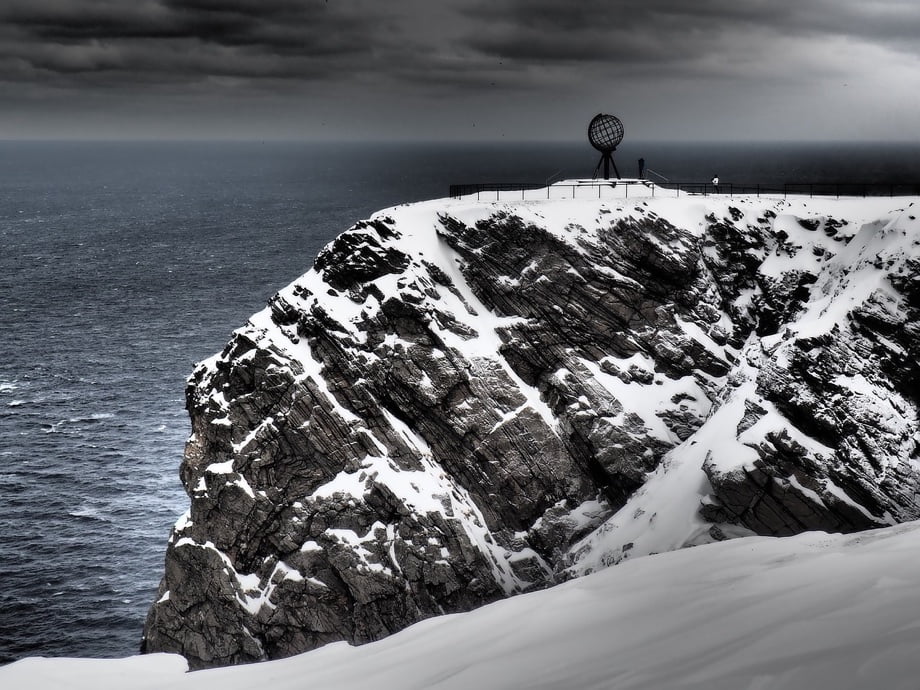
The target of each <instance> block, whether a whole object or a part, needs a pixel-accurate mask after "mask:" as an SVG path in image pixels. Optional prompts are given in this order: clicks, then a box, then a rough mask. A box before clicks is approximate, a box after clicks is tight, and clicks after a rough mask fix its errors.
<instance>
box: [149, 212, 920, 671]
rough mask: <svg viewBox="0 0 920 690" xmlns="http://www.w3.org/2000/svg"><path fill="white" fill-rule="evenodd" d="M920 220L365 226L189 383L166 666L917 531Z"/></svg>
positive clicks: (757, 215)
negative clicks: (631, 563) (521, 595)
mask: <svg viewBox="0 0 920 690" xmlns="http://www.w3.org/2000/svg"><path fill="white" fill-rule="evenodd" d="M912 201H913V200H911V199H908V200H905V199H870V200H839V201H837V200H818V199H815V200H812V199H801V200H789V201H784V200H776V199H756V198H749V199H738V198H736V199H717V198H700V197H687V198H681V199H664V198H660V197H659V198H648V199H629V200H619V201H616V200H609V201H597V200H595V201H571V200H568V201H542V202H537V201H532V202H517V203H495V202H491V203H487V202H482V203H479V202H475V201H455V200H440V201H434V202H425V203H421V204H413V205H407V206H401V207H397V208H393V209H388V210H386V211H383V212H381V213H379V214H377V215H376V216H374V217H373V218H372V219H370V220H368V221H363V222H360V223H358V224H357V225H355V226H354V227H353V228H352V229H350V230H348V231H347V232H345V233H343V234H342V235H341V236H340V237H339V238H337V239H336V240H335V241H334V242H332V243H331V244H330V245H329V246H327V247H326V248H325V249H324V250H323V251H322V252H321V253H320V255H319V256H318V257H317V258H316V262H315V267H314V270H312V271H310V272H309V273H307V274H305V275H304V276H302V277H301V278H299V279H297V280H296V281H295V282H294V283H292V284H291V285H289V286H288V287H286V288H285V289H283V290H281V291H280V292H279V293H278V294H277V295H276V296H275V297H274V298H273V299H272V300H271V303H270V305H269V306H268V308H266V309H265V310H264V311H262V312H260V313H259V314H256V315H255V316H253V317H252V319H250V321H249V323H248V324H247V325H246V326H244V327H243V328H241V329H240V330H239V331H237V332H236V333H235V334H234V336H233V338H232V340H231V341H230V343H229V344H228V345H227V347H226V348H225V349H224V350H223V352H221V353H220V354H219V355H216V356H215V357H213V358H211V359H209V360H207V361H205V362H202V363H201V364H200V365H199V366H198V367H197V368H196V370H195V372H194V373H193V375H192V377H191V378H190V381H189V386H188V389H187V406H188V410H189V413H190V416H191V420H192V432H193V433H192V435H191V437H190V439H189V441H188V444H187V447H186V452H185V457H184V460H183V463H182V467H181V476H182V481H183V483H184V485H185V487H186V490H187V491H188V494H189V497H190V509H189V511H188V513H187V514H186V515H185V516H183V517H182V518H181V519H180V520H179V522H178V523H177V525H176V527H175V529H174V531H173V534H172V535H171V536H170V539H169V544H168V547H167V553H166V566H165V574H164V577H163V581H162V584H161V586H160V591H159V595H158V599H157V601H156V603H155V604H154V605H153V606H152V608H151V610H150V614H149V616H148V619H147V624H146V627H145V635H144V643H143V645H144V649H145V651H169V652H178V653H181V654H183V655H184V656H186V657H187V658H188V659H189V662H190V664H191V666H192V667H193V668H200V667H206V666H215V665H224V664H232V663H242V662H249V661H256V660H260V659H267V658H278V657H283V656H289V655H291V654H295V653H298V652H301V651H305V650H308V649H312V648H315V647H317V646H320V645H323V644H325V643H328V642H331V641H335V640H347V641H349V642H353V643H362V642H367V641H370V640H374V639H378V638H380V637H383V636H385V635H387V634H389V633H392V632H394V631H396V630H399V629H401V628H403V627H406V626H407V625H409V624H411V623H413V622H415V621H418V620H420V619H422V618H426V617H430V616H434V615H438V614H442V613H448V612H456V611H464V610H469V609H472V608H475V607H477V606H480V605H482V604H484V603H487V602H490V601H493V600H495V599H498V598H502V597H506V596H508V595H511V594H515V593H518V592H523V591H527V590H529V589H534V588H541V587H545V586H547V585H550V584H553V583H556V582H558V581H560V580H562V579H566V578H569V577H573V576H577V575H579V574H583V573H585V572H589V571H591V570H593V569H596V568H599V567H604V566H606V565H609V564H612V563H615V562H617V561H619V560H622V559H623V558H629V557H636V556H639V555H644V554H648V553H653V552H657V551H664V550H670V549H676V548H680V547H683V546H687V545H692V544H699V543H703V542H706V541H712V540H718V539H724V538H728V537H731V536H736V535H741V534H750V533H752V532H756V533H758V534H763V535H776V536H784V535H790V534H794V533H798V532H802V531H807V530H814V529H819V530H828V531H843V532H846V531H854V530H861V529H866V528H870V527H876V526H881V525H887V524H892V523H896V522H900V521H905V520H910V519H916V518H918V517H920V494H918V492H920V451H918V442H920V431H918V429H920V426H918V405H920V370H918V362H920V319H918V315H920V276H918V273H920V270H918V269H920V221H917V219H916V218H915V216H914V208H915V207H914V206H913V205H912Z"/></svg>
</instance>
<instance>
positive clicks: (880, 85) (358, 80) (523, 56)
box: [0, 0, 920, 140]
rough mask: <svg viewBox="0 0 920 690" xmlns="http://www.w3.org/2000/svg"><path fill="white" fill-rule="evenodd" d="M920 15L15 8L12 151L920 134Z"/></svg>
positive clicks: (878, 10) (424, 2)
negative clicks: (599, 134)
mask: <svg viewBox="0 0 920 690" xmlns="http://www.w3.org/2000/svg"><path fill="white" fill-rule="evenodd" d="M918 35H920V3H917V2H916V1H915V0H908V1H904V2H880V1H874V0H798V1H794V0H734V1H733V2H730V1H728V0H693V1H692V2H688V1H686V0H663V1H655V0H645V1H644V2H642V1H638V0H577V2H576V1H574V0H568V1H565V2H564V1H561V0H391V1H389V2H387V1H386V0H328V2H326V1H325V0H225V1H221V0H3V1H2V3H0V138H20V137H170V138H185V137H241V138H255V139H259V138H322V139H337V138H349V139H355V138H361V139H412V138H417V139H443V138H451V139H501V138H505V139H579V138H582V137H583V130H584V126H585V123H586V122H587V120H589V119H590V117H591V116H592V115H594V114H595V113H596V112H599V111H605V112H612V113H615V114H617V115H619V116H620V117H621V118H622V119H623V121H624V123H625V124H626V129H627V136H628V137H629V138H630V139H635V140H668V139H704V140H718V139H739V140H756V139H768V140H770V139H849V138H856V139H877V140H913V139H915V138H916V132H917V131H918V125H920V115H918V113H920V41H917V39H916V37H917V36H918Z"/></svg>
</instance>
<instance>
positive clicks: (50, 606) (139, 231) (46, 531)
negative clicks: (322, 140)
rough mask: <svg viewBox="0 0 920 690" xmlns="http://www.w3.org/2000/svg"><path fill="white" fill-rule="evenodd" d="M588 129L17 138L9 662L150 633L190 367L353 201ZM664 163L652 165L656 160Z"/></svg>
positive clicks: (760, 163)
mask: <svg viewBox="0 0 920 690" xmlns="http://www.w3.org/2000/svg"><path fill="white" fill-rule="evenodd" d="M918 154H920V147H918V146H917V145H911V146H905V145H885V146H878V145H873V146H869V145H845V146H844V145H828V144H825V145H818V146H805V145H800V144H788V145H776V144H771V145H747V146H746V145H720V146H711V145H702V144H696V145H688V144H680V145H676V144H674V145H666V144H656V145H650V144H646V145H640V144H635V145H633V144H627V143H625V142H624V144H623V146H622V147H621V149H620V151H618V152H617V157H616V159H615V160H616V162H617V165H618V168H619V170H620V173H621V174H622V175H624V176H634V175H635V174H636V160H637V159H638V158H639V157H640V156H641V157H644V158H645V161H646V165H647V167H648V168H649V169H650V170H652V171H654V172H655V173H656V174H658V175H660V176H662V177H668V178H669V179H671V180H683V181H693V180H698V181H705V180H708V179H710V178H711V177H712V175H713V174H718V175H719V176H720V177H721V179H722V180H723V181H724V182H726V183H727V182H737V183H739V184H740V183H744V184H754V183H763V184H775V183H782V182H853V181H856V182H884V183H891V182H904V181H917V180H920V155H918ZM596 160H597V154H596V153H595V152H594V151H593V150H592V149H590V148H589V147H588V145H587V144H584V145H579V144H533V145H524V144H514V145H511V144H502V145H461V144H451V145H444V144H442V145H423V144H413V145H396V144H389V145H372V144H362V145H358V144H342V145H332V144H303V143H295V144H282V143H257V142H254V143H85V142H84V143H68V142H43V143H38V142H0V663H2V662H8V661H12V660H15V659H18V658H21V657H24V656H30V655H44V656H77V657H103V656H125V655H129V654H133V653H135V652H136V651H137V648H138V644H139V640H140V635H141V628H142V625H143V621H144V616H145V614H146V611H147V607H148V606H149V605H150V603H151V602H152V600H153V598H154V592H155V589H156V586H157V583H158V581H159V578H160V575H161V572H162V567H163V553H164V549H165V544H166V539H167V537H168V534H169V530H170V527H171V525H172V524H173V522H174V521H175V520H176V518H177V517H178V516H179V515H180V514H181V513H182V512H183V511H184V510H185V508H186V506H187V499H186V496H185V494H184V492H183V490H182V487H181V485H180V483H179V480H178V474H177V470H178V466H179V462H180V460H181V456H182V449H183V444H184V441H185V439H186V437H187V435H188V433H189V425H188V421H187V419H186V415H185V410H184V399H183V392H184V386H185V378H186V376H187V375H188V374H189V373H190V372H191V371H192V368H193V366H194V364H195V362H196V361H198V360H200V359H203V358H205V357H208V356H210V355H211V354H212V353H214V352H216V351H218V350H220V349H221V348H222V347H223V345H224V343H225V342H226V341H227V339H228V337H229V336H230V333H231V331H232V330H233V329H234V328H236V327H238V326H240V325H242V324H243V323H244V322H245V321H246V319H247V317H248V316H249V315H250V314H252V313H253V312H255V311H257V310H259V309H260V308H261V307H262V306H263V305H264V304H265V302H266V301H267V300H268V298H269V297H270V296H271V295H272V293H273V292H274V291H275V290H277V289H278V288H281V287H283V286H284V285H286V284H287V283H289V282H290V281H292V280H293V279H295V278H296V277H297V276H299V275H300V274H301V273H303V272H304V271H305V270H307V269H308V268H309V267H310V266H311V265H312V261H313V257H314V256H315V255H316V253H317V251H318V250H319V249H320V248H321V247H322V246H323V245H324V244H325V243H326V242H328V241H329V240H330V239H332V238H333V237H334V236H335V235H336V234H338V233H339V232H341V231H342V230H344V229H346V228H348V227H349V226H350V225H351V224H352V223H353V222H354V221H356V220H358V219H360V218H363V217H366V216H367V215H368V214H370V213H371V212H373V211H375V210H377V209H380V208H383V207H386V206H391V205H395V204H399V203H403V202H407V201H416V200H421V199H430V198H436V197H441V196H445V195H446V194H447V189H448V185H449V184H451V183H475V182H543V181H545V180H547V179H549V178H560V177H589V176H590V175H591V173H592V172H593V170H594V166H595V164H596ZM653 179H654V178H653Z"/></svg>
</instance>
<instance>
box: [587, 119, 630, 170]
mask: <svg viewBox="0 0 920 690" xmlns="http://www.w3.org/2000/svg"><path fill="white" fill-rule="evenodd" d="M588 141H590V142H591V146H593V147H594V148H596V149H597V150H598V151H600V152H601V159H600V160H599V161H598V162H597V167H596V168H595V169H594V177H595V178H597V172H598V170H600V167H601V164H603V166H604V179H605V180H609V179H610V166H611V165H612V166H613V172H614V173H616V176H617V179H618V180H619V179H620V171H619V170H617V165H616V163H614V162H613V152H614V151H616V149H617V145H619V143H620V142H621V141H623V123H622V122H620V118H618V117H616V116H614V115H607V114H604V113H599V114H597V115H595V116H594V118H592V120H591V122H590V124H589V125H588Z"/></svg>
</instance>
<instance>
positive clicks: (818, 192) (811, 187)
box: [450, 180, 920, 201]
mask: <svg viewBox="0 0 920 690" xmlns="http://www.w3.org/2000/svg"><path fill="white" fill-rule="evenodd" d="M635 186H639V187H642V188H643V191H645V192H646V194H645V196H655V191H656V189H657V190H659V191H660V190H667V191H669V192H673V193H674V194H675V195H676V196H680V195H681V193H684V194H696V195H701V196H710V195H719V196H728V197H734V196H745V195H747V196H758V197H760V196H782V197H783V198H786V197H787V196H790V195H793V196H808V197H815V196H834V197H837V198H840V197H841V196H845V197H894V196H920V182H899V183H879V182H787V183H783V184H736V183H732V182H727V183H726V182H721V183H719V184H718V185H714V184H712V182H655V183H652V182H651V181H648V180H597V181H595V182H593V183H592V182H580V183H578V184H571V185H568V184H559V183H556V184H553V185H547V184H546V183H541V182H493V183H476V184H452V185H450V196H451V197H452V198H460V197H464V196H472V195H473V194H475V195H476V199H477V200H495V201H500V200H501V199H503V198H504V199H511V198H517V196H516V193H517V192H520V198H521V199H522V200H523V199H525V198H531V199H536V198H542V197H539V196H536V195H533V194H531V195H529V196H528V195H527V194H526V192H533V191H534V190H543V189H545V190H546V198H547V199H550V198H551V194H552V192H556V193H557V194H558V193H562V194H564V193H565V192H566V190H568V191H569V192H570V193H571V196H572V198H576V197H578V196H580V197H581V198H587V197H589V196H591V197H593V196H595V193H594V192H593V191H590V192H587V193H585V192H584V191H583V190H594V189H596V190H597V192H596V196H597V198H601V196H602V194H601V193H602V190H604V189H609V190H622V191H623V196H624V197H626V198H628V197H629V192H630V187H635ZM579 191H582V193H581V194H580V195H579ZM512 195H513V196H512Z"/></svg>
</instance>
